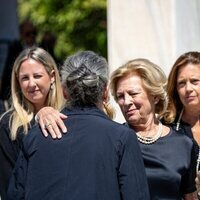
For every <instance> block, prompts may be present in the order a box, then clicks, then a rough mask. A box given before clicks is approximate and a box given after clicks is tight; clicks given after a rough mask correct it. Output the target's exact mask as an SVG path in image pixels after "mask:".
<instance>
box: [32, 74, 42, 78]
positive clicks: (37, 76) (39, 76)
mask: <svg viewBox="0 0 200 200" xmlns="http://www.w3.org/2000/svg"><path fill="white" fill-rule="evenodd" d="M41 77H42V75H39V74H37V75H35V76H34V78H36V79H38V78H41Z"/></svg>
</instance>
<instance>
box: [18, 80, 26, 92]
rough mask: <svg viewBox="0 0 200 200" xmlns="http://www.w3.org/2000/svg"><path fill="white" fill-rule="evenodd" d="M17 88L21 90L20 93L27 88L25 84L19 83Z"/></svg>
mask: <svg viewBox="0 0 200 200" xmlns="http://www.w3.org/2000/svg"><path fill="white" fill-rule="evenodd" d="M19 87H20V88H21V90H22V92H24V91H25V90H26V88H27V83H26V82H20V83H19Z"/></svg>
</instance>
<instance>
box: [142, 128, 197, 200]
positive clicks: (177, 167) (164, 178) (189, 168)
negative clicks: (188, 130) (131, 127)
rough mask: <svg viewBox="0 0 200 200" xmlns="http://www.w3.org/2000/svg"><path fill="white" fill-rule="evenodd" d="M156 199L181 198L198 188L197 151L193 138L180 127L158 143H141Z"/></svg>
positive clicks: (154, 198) (152, 192)
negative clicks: (183, 132) (196, 185)
mask: <svg viewBox="0 0 200 200" xmlns="http://www.w3.org/2000/svg"><path fill="white" fill-rule="evenodd" d="M140 147H141V150H142V155H143V159H144V164H145V169H146V173H147V178H148V183H149V190H150V196H151V199H152V200H156V199H159V200H167V199H170V200H172V199H173V200H175V199H176V200H177V199H181V197H182V196H183V194H187V193H191V192H194V191H195V190H196V188H195V181H194V180H195V176H196V171H195V154H194V145H193V143H192V140H191V139H190V138H188V137H187V136H185V135H183V134H181V133H178V132H176V131H172V130H171V131H170V133H169V134H168V135H166V136H164V137H161V138H159V139H158V140H157V141H156V142H155V143H154V144H150V145H145V144H142V143H140Z"/></svg>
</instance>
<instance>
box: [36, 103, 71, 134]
mask: <svg viewBox="0 0 200 200" xmlns="http://www.w3.org/2000/svg"><path fill="white" fill-rule="evenodd" d="M66 118H67V116H66V115H64V114H62V113H60V112H59V111H58V110H55V109H54V108H52V107H44V108H42V109H40V110H39V112H38V113H37V115H36V121H38V123H39V125H40V127H41V129H42V132H43V134H44V136H45V137H47V136H48V134H50V135H51V136H52V138H61V137H62V132H63V133H66V132H67V128H66V126H65V124H64V123H63V119H66ZM61 131H62V132H61Z"/></svg>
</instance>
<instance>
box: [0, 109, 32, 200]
mask: <svg viewBox="0 0 200 200" xmlns="http://www.w3.org/2000/svg"><path fill="white" fill-rule="evenodd" d="M10 115H11V112H9V113H7V114H5V115H4V116H3V117H2V119H1V121H0V197H1V200H5V199H6V193H7V188H8V184H9V179H10V177H11V175H12V170H13V168H14V166H15V162H16V160H17V158H18V155H19V152H20V149H21V147H22V139H23V137H24V134H23V133H22V129H20V128H19V131H18V134H17V138H16V140H14V141H12V140H11V138H10V128H9V118H10ZM31 123H32V124H33V123H34V122H33V121H32V122H31Z"/></svg>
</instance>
